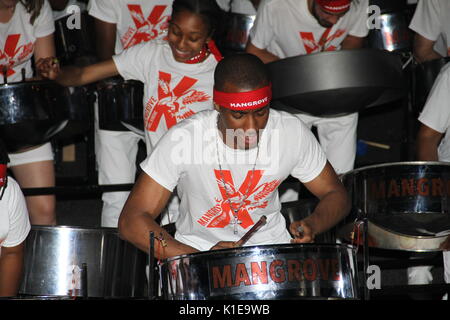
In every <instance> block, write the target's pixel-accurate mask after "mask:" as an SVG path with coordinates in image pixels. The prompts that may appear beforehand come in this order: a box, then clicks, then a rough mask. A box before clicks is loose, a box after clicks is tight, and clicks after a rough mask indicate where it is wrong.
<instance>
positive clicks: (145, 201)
mask: <svg viewBox="0 0 450 320" xmlns="http://www.w3.org/2000/svg"><path fill="white" fill-rule="evenodd" d="M270 99H271V85H270V81H269V76H268V73H267V70H266V67H265V65H264V64H263V63H262V61H261V60H259V59H258V58H257V57H256V56H254V55H250V54H237V55H231V56H228V57H226V58H225V59H223V60H222V61H221V62H219V64H218V65H217V68H216V70H215V73H214V106H215V110H207V111H202V112H200V113H198V114H197V115H194V116H192V117H191V118H189V119H186V120H185V121H183V122H182V123H180V124H178V125H176V126H175V127H173V128H172V129H170V130H169V131H168V132H167V133H166V134H165V135H164V137H163V138H162V139H161V140H160V142H159V143H158V145H157V146H156V148H155V150H154V151H153V153H152V154H151V155H150V156H149V157H148V158H147V159H146V160H145V161H144V162H143V163H142V164H141V167H142V169H143V173H142V174H141V176H140V177H139V179H138V181H137V182H136V184H135V186H134V188H133V190H132V192H131V193H130V196H129V197H128V200H127V202H126V204H125V206H124V209H123V210H122V213H121V216H120V218H119V232H120V234H121V236H122V237H123V238H124V239H126V240H128V241H130V242H132V243H133V244H134V245H136V246H137V247H138V248H140V249H141V250H144V251H148V250H149V245H150V241H149V233H150V232H154V235H155V238H156V239H158V240H159V241H157V242H156V244H155V254H156V256H157V257H158V258H160V259H163V258H167V257H171V256H177V255H181V254H188V253H193V252H197V251H199V250H200V251H207V250H214V249H222V248H232V247H235V246H238V245H239V244H240V243H239V240H240V239H241V238H242V237H243V235H245V234H246V232H247V231H248V230H250V229H251V228H252V227H253V226H254V225H255V223H257V221H258V220H260V219H261V218H263V217H264V216H265V217H266V218H267V221H266V224H265V225H264V226H263V227H261V228H260V229H259V230H258V231H257V232H256V233H255V234H253V236H252V237H251V238H250V239H249V240H248V242H247V243H246V245H265V244H279V243H289V242H295V243H305V242H312V241H314V237H315V235H317V234H319V233H322V232H324V231H326V230H328V229H330V228H331V227H333V226H334V225H336V224H337V223H338V222H339V221H340V220H341V219H342V218H344V217H345V216H346V215H347V214H348V212H349V210H350V202H349V198H348V196H347V193H346V190H345V188H344V186H343V185H342V184H341V182H340V181H339V179H338V178H337V175H336V173H335V171H334V170H333V168H332V167H331V165H330V164H329V163H328V162H327V159H326V157H325V154H324V152H323V151H322V149H321V148H320V145H319V144H318V142H317V141H316V139H315V137H314V136H313V134H312V133H311V131H310V130H309V129H308V128H307V127H306V126H305V124H303V122H302V121H301V120H300V119H298V118H297V117H295V116H293V115H291V114H289V113H285V112H281V111H277V110H272V109H270ZM289 175H292V176H293V177H296V178H298V179H299V180H300V181H301V182H302V183H303V184H304V185H305V186H306V188H308V189H309V190H310V191H311V192H312V193H313V194H314V195H316V196H317V197H318V198H319V199H320V202H319V204H318V206H317V207H316V209H315V211H314V213H313V214H312V215H310V216H308V217H307V218H305V219H303V220H302V221H295V222H293V223H292V224H291V226H290V231H291V233H292V234H293V235H294V239H292V237H291V235H290V234H289V232H288V230H287V229H286V227H285V226H286V224H285V220H284V218H283V216H282V214H281V213H280V209H281V203H280V200H279V197H278V192H277V189H278V186H279V185H280V184H281V182H282V181H283V180H284V179H286V178H287V177H288V176H289ZM175 186H176V187H177V190H178V192H179V196H180V198H181V203H180V216H179V219H178V220H177V222H176V229H177V231H176V233H175V238H172V237H171V236H170V235H169V234H168V233H167V232H166V231H164V230H163V229H162V228H161V227H160V226H159V225H158V224H157V223H155V219H156V218H157V217H158V215H159V214H160V213H161V211H162V210H163V208H164V207H165V205H166V203H167V201H168V199H169V198H170V195H171V191H172V190H173V189H174V188H175ZM299 227H301V228H299Z"/></svg>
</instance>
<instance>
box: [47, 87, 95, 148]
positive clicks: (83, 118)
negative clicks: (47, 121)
mask: <svg viewBox="0 0 450 320" xmlns="http://www.w3.org/2000/svg"><path fill="white" fill-rule="evenodd" d="M67 90H68V91H69V96H68V99H67V101H66V109H67V112H68V122H67V125H66V126H65V128H64V129H62V130H61V131H60V132H58V134H57V135H56V138H58V139H60V140H66V139H71V138H74V137H76V136H79V135H82V134H86V133H87V132H88V131H89V129H90V128H91V126H92V123H93V121H94V119H93V118H94V111H93V110H94V109H93V108H94V101H95V95H94V90H93V89H92V87H91V86H79V87H68V88H67Z"/></svg>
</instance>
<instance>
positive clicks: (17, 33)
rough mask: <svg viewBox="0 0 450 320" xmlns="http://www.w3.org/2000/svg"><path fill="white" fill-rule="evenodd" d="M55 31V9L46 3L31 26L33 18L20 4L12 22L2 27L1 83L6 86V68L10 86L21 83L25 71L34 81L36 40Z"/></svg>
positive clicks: (0, 40) (0, 31) (26, 75)
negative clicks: (32, 61)
mask: <svg viewBox="0 0 450 320" xmlns="http://www.w3.org/2000/svg"><path fill="white" fill-rule="evenodd" d="M54 31H55V25H54V22H53V18H52V9H51V8H50V4H49V3H48V2H47V0H45V2H44V5H43V7H42V9H41V12H40V14H39V16H38V17H37V18H36V20H35V21H34V24H33V25H31V24H30V14H29V13H27V10H26V9H25V7H24V6H23V5H22V4H21V3H20V2H18V3H17V5H16V10H15V11H14V14H13V16H12V18H11V20H9V22H8V23H0V83H4V81H3V80H4V79H3V68H4V67H5V66H6V67H8V82H18V81H22V73H21V70H22V69H23V68H25V77H26V78H31V77H32V76H33V69H32V68H31V58H32V56H33V52H34V43H35V42H36V39H37V38H42V37H45V36H48V35H49V34H52V33H53V32H54Z"/></svg>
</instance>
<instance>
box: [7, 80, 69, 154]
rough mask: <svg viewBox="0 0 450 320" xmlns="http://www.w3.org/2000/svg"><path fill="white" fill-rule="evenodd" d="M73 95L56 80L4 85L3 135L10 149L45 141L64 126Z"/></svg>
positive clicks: (12, 150)
mask: <svg viewBox="0 0 450 320" xmlns="http://www.w3.org/2000/svg"><path fill="white" fill-rule="evenodd" d="M69 95H70V94H69V91H68V89H67V88H65V87H62V86H60V85H59V84H57V83H56V82H54V81H26V82H18V83H8V84H3V85H0V136H1V137H2V138H3V141H4V142H5V144H6V148H7V150H8V152H16V151H18V150H20V149H23V148H27V147H31V146H36V145H40V144H43V143H45V142H47V141H48V140H49V139H50V138H51V137H53V136H54V135H55V134H56V133H58V132H59V131H60V130H62V129H63V128H64V126H65V125H66V124H67V121H68V118H69V114H68V109H67V101H68V99H69Z"/></svg>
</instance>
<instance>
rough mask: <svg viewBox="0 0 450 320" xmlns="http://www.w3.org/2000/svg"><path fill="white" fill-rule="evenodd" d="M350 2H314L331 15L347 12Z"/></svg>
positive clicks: (332, 0) (345, 0)
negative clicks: (331, 13)
mask: <svg viewBox="0 0 450 320" xmlns="http://www.w3.org/2000/svg"><path fill="white" fill-rule="evenodd" d="M350 2H351V0H316V3H317V4H318V5H319V6H321V7H322V8H323V9H325V10H326V11H329V12H333V13H340V12H344V11H347V10H348V8H350Z"/></svg>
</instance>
